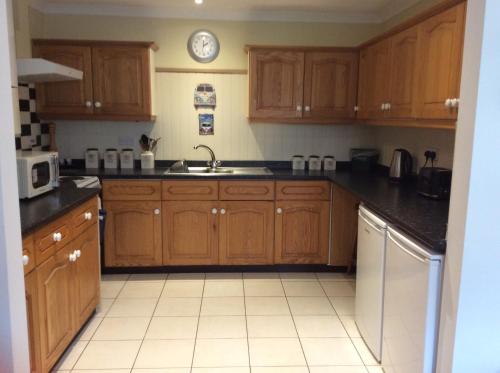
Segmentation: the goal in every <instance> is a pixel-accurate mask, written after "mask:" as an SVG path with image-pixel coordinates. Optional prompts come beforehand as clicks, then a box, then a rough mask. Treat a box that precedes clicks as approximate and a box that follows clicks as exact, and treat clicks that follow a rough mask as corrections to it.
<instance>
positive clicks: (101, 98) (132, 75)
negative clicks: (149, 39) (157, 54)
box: [92, 46, 152, 116]
mask: <svg viewBox="0 0 500 373" xmlns="http://www.w3.org/2000/svg"><path fill="white" fill-rule="evenodd" d="M92 64H93V72H94V74H93V82H94V106H95V108H94V110H95V112H96V113H98V114H116V113H120V114H121V115H124V116H127V115H146V116H147V115H151V114H152V113H151V82H150V72H149V64H150V62H149V49H145V48H142V47H131V46H103V47H94V48H93V49H92Z"/></svg>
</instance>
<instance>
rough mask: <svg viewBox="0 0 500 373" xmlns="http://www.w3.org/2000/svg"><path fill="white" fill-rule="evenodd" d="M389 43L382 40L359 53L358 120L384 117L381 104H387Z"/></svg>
mask: <svg viewBox="0 0 500 373" xmlns="http://www.w3.org/2000/svg"><path fill="white" fill-rule="evenodd" d="M390 46H391V45H390V42H389V40H383V41H381V42H379V43H377V44H374V45H372V46H370V47H368V49H367V50H363V51H362V52H361V70H360V87H359V90H360V92H362V91H363V93H362V96H361V100H360V103H359V115H358V116H359V117H360V118H369V119H375V118H381V117H383V116H384V115H385V113H386V112H385V111H384V110H383V109H382V104H384V103H388V102H389V97H388V92H389V62H390V61H389V58H390V54H389V53H390Z"/></svg>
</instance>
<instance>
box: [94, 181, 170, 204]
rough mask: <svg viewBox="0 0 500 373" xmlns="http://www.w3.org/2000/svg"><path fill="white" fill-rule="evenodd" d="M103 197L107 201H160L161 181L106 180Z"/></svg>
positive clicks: (103, 185) (103, 186) (103, 184)
mask: <svg viewBox="0 0 500 373" xmlns="http://www.w3.org/2000/svg"><path fill="white" fill-rule="evenodd" d="M102 195H103V199H104V200H105V201H138V200H140V201H159V200H160V199H161V181H144V180H104V181H103V183H102Z"/></svg>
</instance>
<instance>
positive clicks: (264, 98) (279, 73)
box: [249, 49, 304, 118]
mask: <svg viewBox="0 0 500 373" xmlns="http://www.w3.org/2000/svg"><path fill="white" fill-rule="evenodd" d="M249 58H250V71H249V73H250V76H249V79H250V105H249V106H250V117H251V118H301V117H302V103H303V101H302V99H303V93H304V92H303V81H304V53H303V52H294V51H286V50H267V49H262V50H259V49H256V50H251V51H250V56H249Z"/></svg>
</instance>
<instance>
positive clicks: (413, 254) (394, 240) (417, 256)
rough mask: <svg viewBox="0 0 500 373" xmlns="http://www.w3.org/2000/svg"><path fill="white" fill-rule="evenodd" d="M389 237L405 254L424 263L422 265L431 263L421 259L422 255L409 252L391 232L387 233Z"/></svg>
mask: <svg viewBox="0 0 500 373" xmlns="http://www.w3.org/2000/svg"><path fill="white" fill-rule="evenodd" d="M387 236H388V237H389V239H390V240H391V241H392V242H393V243H394V244H395V245H396V246H397V247H399V248H400V249H401V250H402V251H403V252H405V253H406V254H408V255H409V256H411V257H413V258H414V259H417V260H418V261H419V262H422V263H425V264H429V263H430V262H431V260H429V259H427V258H423V257H421V256H420V255H418V254H415V253H414V252H412V251H410V250H408V249H407V248H406V247H404V246H403V245H402V244H401V243H400V242H398V240H397V239H396V238H395V237H394V236H393V235H392V234H391V232H387Z"/></svg>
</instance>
